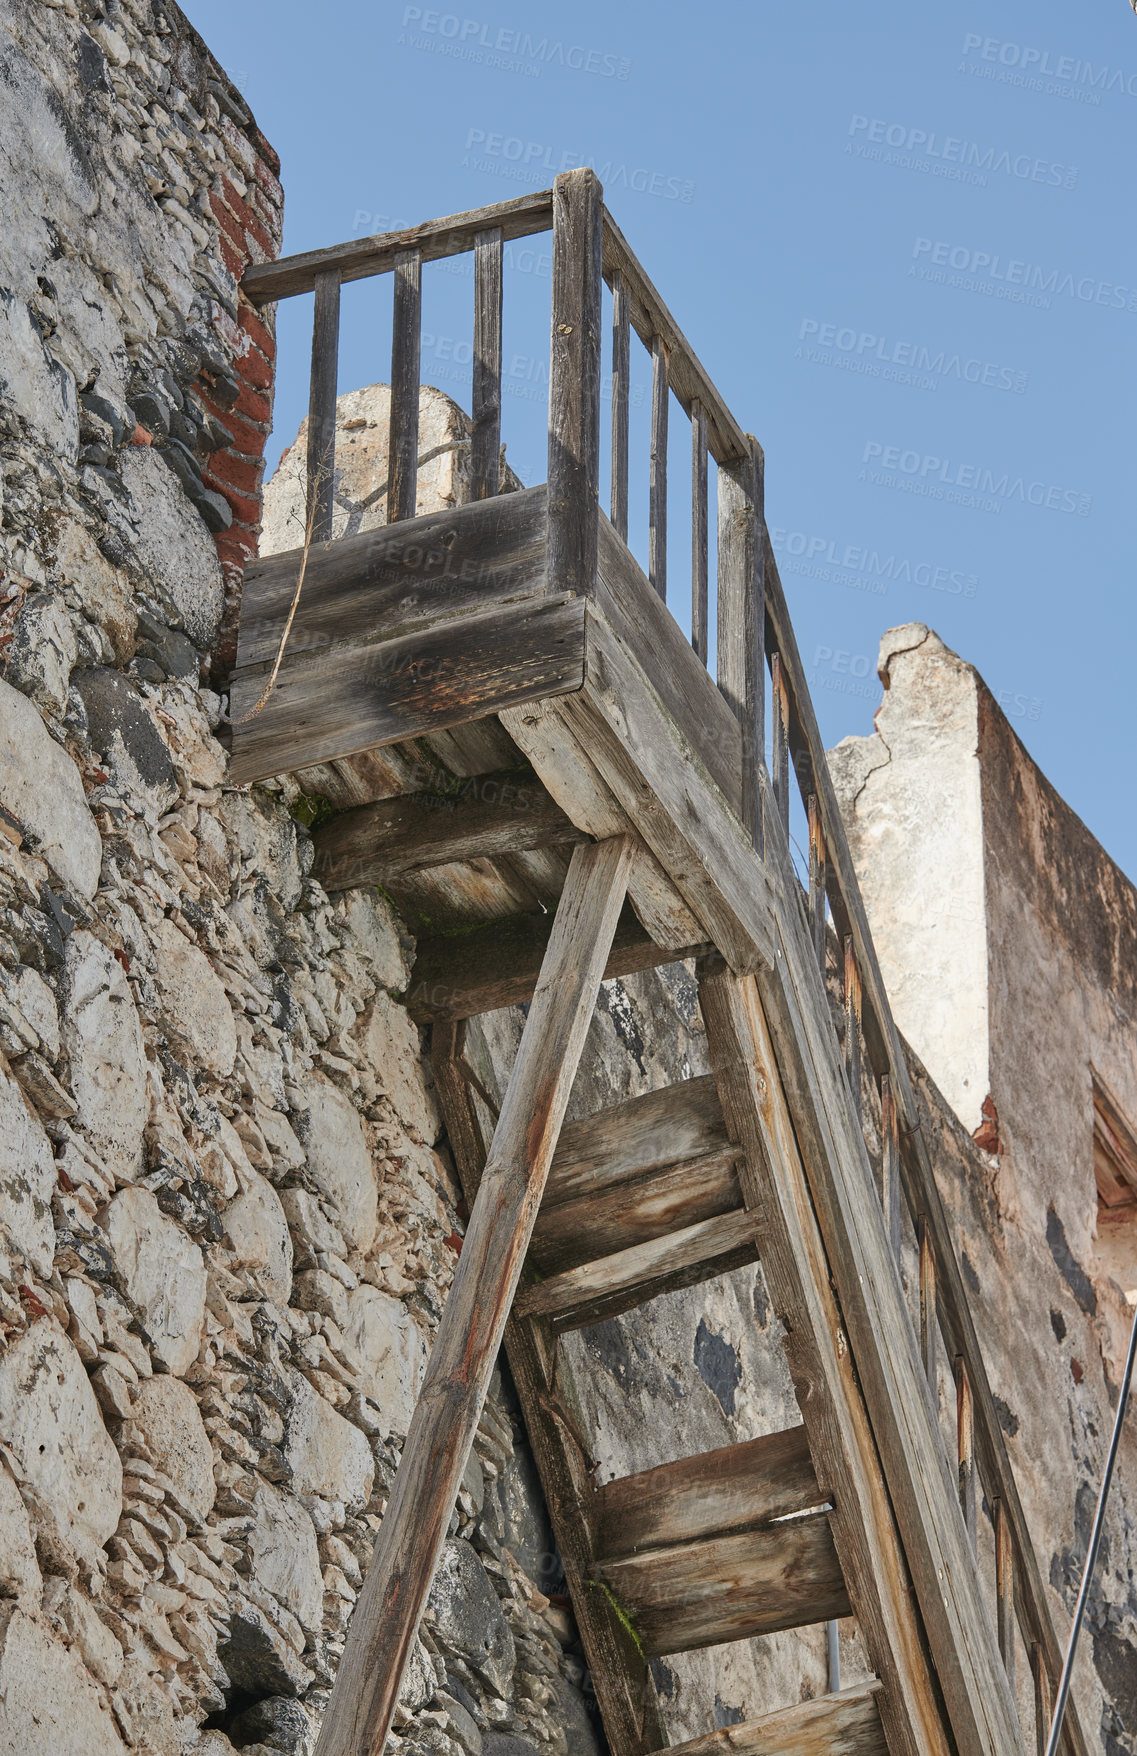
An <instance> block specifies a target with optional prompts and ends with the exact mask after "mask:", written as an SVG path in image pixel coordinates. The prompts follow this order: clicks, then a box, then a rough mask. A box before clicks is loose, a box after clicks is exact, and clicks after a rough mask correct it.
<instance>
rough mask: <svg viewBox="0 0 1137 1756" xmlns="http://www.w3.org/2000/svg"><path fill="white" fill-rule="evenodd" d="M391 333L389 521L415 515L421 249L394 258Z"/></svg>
mask: <svg viewBox="0 0 1137 1756" xmlns="http://www.w3.org/2000/svg"><path fill="white" fill-rule="evenodd" d="M394 275H395V309H394V319H393V325H392V337H391V437H390V442H389V445H388V451H387V523H388V524H396V523H398V521H399V520H400V519H402V518H413V517H414V515H415V509H416V505H417V501H418V404H419V349H420V345H421V338H422V252H421V250H402V251H400V253H399V255H398V256H397V257H396V258H395V269H394Z"/></svg>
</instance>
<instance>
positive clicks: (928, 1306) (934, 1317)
mask: <svg viewBox="0 0 1137 1756" xmlns="http://www.w3.org/2000/svg"><path fill="white" fill-rule="evenodd" d="M938 1327H939V1318H938V1313H937V1311H936V1258H935V1254H934V1252H933V1250H932V1240H931V1238H930V1236H929V1234H928V1227H927V1222H926V1221H925V1220H923V1219H922V1220H921V1221H920V1358H921V1359H922V1360H923V1362H924V1376H925V1377H926V1378H927V1380H928V1384H929V1386H930V1388H931V1392H932V1395H933V1397H935V1396H936V1395H937V1388H936V1330H937V1329H938Z"/></svg>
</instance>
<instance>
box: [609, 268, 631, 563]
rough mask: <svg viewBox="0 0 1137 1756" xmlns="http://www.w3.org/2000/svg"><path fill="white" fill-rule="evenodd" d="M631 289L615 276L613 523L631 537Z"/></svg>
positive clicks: (617, 528)
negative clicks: (629, 464)
mask: <svg viewBox="0 0 1137 1756" xmlns="http://www.w3.org/2000/svg"><path fill="white" fill-rule="evenodd" d="M630 343H631V320H630V317H629V313H628V289H627V288H626V286H625V285H624V277H623V275H622V274H621V272H620V270H619V269H617V270H616V272H615V274H614V275H613V276H612V523H613V526H614V527H615V529H616V532H617V534H618V535H619V536H622V537H623V539H624V541H625V542H627V540H628V374H629V372H630V371H631V348H630Z"/></svg>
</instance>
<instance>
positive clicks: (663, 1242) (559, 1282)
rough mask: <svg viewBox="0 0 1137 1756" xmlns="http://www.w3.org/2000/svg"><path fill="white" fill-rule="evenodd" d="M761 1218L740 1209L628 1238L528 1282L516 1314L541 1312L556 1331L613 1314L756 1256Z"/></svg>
mask: <svg viewBox="0 0 1137 1756" xmlns="http://www.w3.org/2000/svg"><path fill="white" fill-rule="evenodd" d="M760 1224H761V1221H760V1216H759V1215H757V1214H755V1213H751V1212H747V1211H746V1210H740V1211H737V1212H735V1213H723V1214H718V1215H716V1216H715V1217H714V1218H712V1219H703V1220H697V1221H696V1222H695V1224H694V1225H688V1226H684V1227H682V1229H681V1230H679V1231H676V1232H669V1233H666V1234H664V1235H663V1236H662V1237H657V1238H651V1239H649V1240H647V1242H645V1243H638V1244H632V1245H630V1246H629V1247H628V1248H627V1249H625V1250H619V1251H617V1252H616V1254H615V1255H612V1256H603V1257H600V1258H598V1259H597V1260H596V1261H594V1262H586V1263H582V1264H581V1266H580V1267H579V1268H571V1269H568V1270H566V1271H565V1272H564V1273H563V1274H554V1275H552V1276H550V1278H549V1279H548V1280H542V1281H539V1282H538V1283H537V1285H536V1286H532V1287H528V1288H527V1289H526V1290H525V1291H524V1292H522V1293H521V1294H519V1296H518V1304H517V1309H518V1314H519V1315H520V1316H522V1317H546V1318H548V1320H549V1322H550V1323H551V1324H552V1326H553V1329H554V1331H557V1332H561V1331H565V1330H569V1329H583V1328H584V1327H585V1326H586V1325H587V1324H589V1323H600V1322H603V1321H604V1320H605V1319H606V1318H609V1317H618V1316H619V1315H620V1314H621V1312H623V1311H631V1310H634V1309H635V1307H636V1306H637V1305H644V1304H646V1303H647V1302H648V1300H649V1299H656V1298H658V1297H659V1296H660V1294H661V1293H670V1292H675V1291H676V1290H677V1289H678V1288H679V1287H687V1286H694V1285H696V1284H697V1283H698V1282H699V1281H703V1280H710V1279H711V1278H712V1277H713V1276H715V1275H719V1274H727V1273H729V1272H730V1270H731V1269H734V1268H741V1267H742V1265H743V1264H744V1263H746V1262H756V1261H757V1259H758V1231H759V1228H760Z"/></svg>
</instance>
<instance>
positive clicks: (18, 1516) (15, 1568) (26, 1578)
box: [0, 1458, 43, 1608]
mask: <svg viewBox="0 0 1137 1756" xmlns="http://www.w3.org/2000/svg"><path fill="white" fill-rule="evenodd" d="M42 1590H43V1579H42V1576H41V1574H40V1570H39V1562H38V1561H37V1560H36V1546H35V1543H34V1541H33V1540H32V1527H31V1524H30V1523H29V1521H28V1512H27V1507H26V1506H25V1505H24V1502H23V1500H22V1499H21V1498H20V1490H19V1488H18V1487H17V1486H16V1483H15V1480H14V1478H13V1476H12V1472H11V1470H9V1468H8V1467H7V1465H6V1464H5V1462H4V1461H3V1459H2V1458H0V1597H5V1598H15V1599H16V1601H17V1602H18V1603H22V1604H24V1605H25V1606H27V1607H28V1608H35V1607H36V1606H37V1605H38V1604H39V1599H40V1593H41V1591H42Z"/></svg>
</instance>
